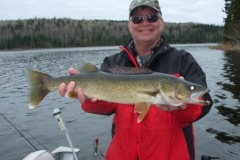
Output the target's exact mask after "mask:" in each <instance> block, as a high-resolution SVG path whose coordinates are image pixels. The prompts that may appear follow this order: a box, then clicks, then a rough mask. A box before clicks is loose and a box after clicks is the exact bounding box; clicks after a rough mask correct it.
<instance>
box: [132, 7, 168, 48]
mask: <svg viewBox="0 0 240 160" xmlns="http://www.w3.org/2000/svg"><path fill="white" fill-rule="evenodd" d="M150 14H153V15H154V14H155V15H158V16H159V13H158V12H157V11H155V10H154V9H152V8H151V7H147V8H144V9H142V8H141V7H138V8H136V9H135V10H134V11H133V13H132V17H134V16H139V15H141V16H143V17H144V21H143V22H142V23H139V24H134V22H133V21H132V20H131V21H129V22H128V29H129V31H130V33H131V35H132V37H133V39H134V41H135V43H136V44H141V43H149V45H152V44H154V43H155V44H156V43H157V42H158V41H159V38H160V35H161V32H162V30H163V26H164V22H163V20H162V18H158V20H157V21H156V22H148V21H147V18H146V16H147V15H150ZM159 17H160V16H159Z"/></svg>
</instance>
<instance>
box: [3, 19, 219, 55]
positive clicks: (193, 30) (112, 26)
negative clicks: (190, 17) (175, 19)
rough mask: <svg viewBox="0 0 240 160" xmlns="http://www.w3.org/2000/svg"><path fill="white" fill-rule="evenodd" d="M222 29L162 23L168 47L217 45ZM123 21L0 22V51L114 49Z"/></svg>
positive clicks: (124, 37)
mask: <svg viewBox="0 0 240 160" xmlns="http://www.w3.org/2000/svg"><path fill="white" fill-rule="evenodd" d="M222 31H223V26H219V25H208V24H200V23H167V22H166V23H165V29H164V31H163V35H164V36H165V37H166V38H167V41H168V43H171V44H176V43H177V44H187V43H220V42H221V41H222V35H221V33H222ZM130 38H131V37H130V33H129V31H128V29H127V21H113V20H84V19H82V20H73V19H67V18H59V19H57V18H51V19H45V18H33V19H24V20H20V19H18V20H5V21H0V50H15V49H38V48H63V47H87V46H88V47H89V46H117V45H123V44H125V43H126V42H127V41H128V40H129V39H130Z"/></svg>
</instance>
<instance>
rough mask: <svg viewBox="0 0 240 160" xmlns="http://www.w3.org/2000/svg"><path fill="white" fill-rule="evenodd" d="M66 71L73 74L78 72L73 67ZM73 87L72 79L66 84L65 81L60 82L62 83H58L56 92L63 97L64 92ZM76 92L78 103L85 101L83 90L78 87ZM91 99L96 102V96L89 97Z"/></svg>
mask: <svg viewBox="0 0 240 160" xmlns="http://www.w3.org/2000/svg"><path fill="white" fill-rule="evenodd" d="M68 73H69V74H70V75H75V74H77V73H78V72H77V70H75V69H74V68H69V69H68ZM74 87H75V82H74V81H72V82H70V83H69V84H68V85H67V84H65V83H62V84H60V85H59V87H58V92H59V94H60V95H61V96H62V97H64V96H65V94H66V93H67V92H69V91H72V90H73V89H74ZM77 93H78V101H79V103H80V104H82V103H84V102H85V101H86V97H85V95H84V93H83V90H82V89H81V88H78V90H77ZM91 101H92V102H96V101H97V98H91Z"/></svg>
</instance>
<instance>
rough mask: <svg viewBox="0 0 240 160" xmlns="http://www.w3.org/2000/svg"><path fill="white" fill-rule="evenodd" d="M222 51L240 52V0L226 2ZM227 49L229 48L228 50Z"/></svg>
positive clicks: (227, 0)
mask: <svg viewBox="0 0 240 160" xmlns="http://www.w3.org/2000/svg"><path fill="white" fill-rule="evenodd" d="M223 12H225V13H226V15H227V16H226V18H224V29H223V33H222V36H223V45H222V46H221V47H222V49H225V50H236V51H240V0H225V7H224V10H223ZM226 47H227V48H226Z"/></svg>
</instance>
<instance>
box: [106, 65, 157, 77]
mask: <svg viewBox="0 0 240 160" xmlns="http://www.w3.org/2000/svg"><path fill="white" fill-rule="evenodd" d="M109 70H110V71H111V72H112V73H113V74H123V75H130V74H151V73H153V71H152V70H150V69H148V68H133V67H124V66H118V65H114V66H112V67H110V68H109Z"/></svg>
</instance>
